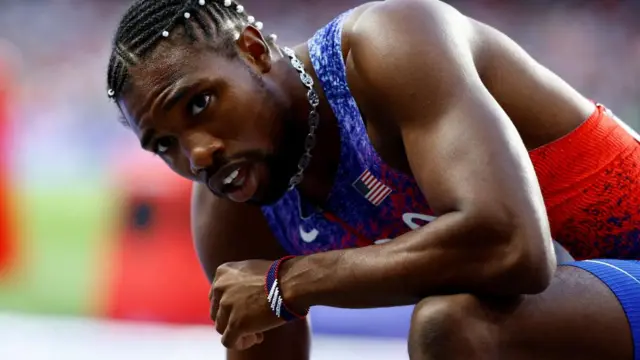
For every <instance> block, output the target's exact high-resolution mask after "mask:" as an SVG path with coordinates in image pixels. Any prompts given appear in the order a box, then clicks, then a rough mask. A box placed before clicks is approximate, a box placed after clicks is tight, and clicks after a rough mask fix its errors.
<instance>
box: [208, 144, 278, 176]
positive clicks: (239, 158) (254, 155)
mask: <svg viewBox="0 0 640 360" xmlns="http://www.w3.org/2000/svg"><path fill="white" fill-rule="evenodd" d="M268 158H269V155H268V154H266V153H265V152H264V151H261V150H246V151H241V152H239V153H236V154H233V155H232V156H228V157H227V156H224V155H222V154H214V155H213V159H212V161H211V166H209V167H208V168H206V169H204V171H202V172H201V176H203V177H204V178H203V180H205V181H206V179H209V178H210V177H211V176H213V175H215V174H216V173H217V172H218V171H220V169H222V168H224V167H225V166H228V165H231V164H234V163H239V162H245V161H247V162H258V161H264V160H266V159H268Z"/></svg>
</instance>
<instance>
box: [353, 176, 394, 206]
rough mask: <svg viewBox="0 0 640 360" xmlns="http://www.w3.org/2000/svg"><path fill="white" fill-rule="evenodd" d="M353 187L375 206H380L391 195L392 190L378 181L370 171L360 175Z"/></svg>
mask: <svg viewBox="0 0 640 360" xmlns="http://www.w3.org/2000/svg"><path fill="white" fill-rule="evenodd" d="M353 187H354V188H356V190H357V191H358V192H359V193H360V194H361V195H362V196H364V198H365V199H367V200H369V202H370V203H372V204H373V205H375V206H378V205H380V204H381V203H382V202H383V201H384V199H386V198H387V196H389V194H391V189H390V188H389V187H388V186H386V185H385V184H383V183H382V182H381V181H380V180H378V179H376V177H375V176H373V174H371V172H369V170H365V171H364V172H363V173H362V175H360V177H359V178H358V179H357V180H356V181H355V182H354V183H353Z"/></svg>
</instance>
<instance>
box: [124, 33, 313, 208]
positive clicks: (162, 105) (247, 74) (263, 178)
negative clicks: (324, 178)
mask: <svg viewBox="0 0 640 360" xmlns="http://www.w3.org/2000/svg"><path fill="white" fill-rule="evenodd" d="M246 35H247V34H244V35H243V39H244V36H246ZM249 35H251V34H249ZM258 38H259V36H258ZM258 38H251V36H250V38H249V39H248V40H247V41H249V42H251V41H258V42H259V41H260V39H258ZM244 40H246V39H244ZM239 41H240V40H239ZM255 46H257V47H255ZM259 46H260V45H259V44H258V45H256V44H253V45H251V44H249V45H248V46H246V50H247V52H246V53H245V52H243V49H240V52H241V55H240V56H239V57H238V58H229V57H226V56H223V55H218V54H216V53H214V52H213V51H212V50H209V49H207V48H205V47H199V46H198V45H197V44H196V45H193V44H183V45H181V44H178V43H172V44H170V43H168V42H165V43H161V44H160V45H159V46H158V48H157V49H156V50H154V54H152V56H151V57H150V59H149V60H148V61H145V62H144V63H143V64H141V65H137V66H136V67H134V68H132V69H130V78H129V82H130V86H127V89H126V91H125V93H124V94H123V95H122V96H121V98H120V99H119V101H118V104H119V106H120V108H121V110H122V112H123V114H124V116H125V118H126V120H127V122H128V123H129V124H130V126H131V128H132V129H133V131H134V132H135V133H136V135H137V136H138V137H139V139H140V142H141V145H142V147H143V148H144V149H145V150H147V151H150V152H153V153H156V154H158V155H159V156H160V157H161V158H162V159H163V160H164V161H165V162H166V163H167V164H168V165H169V166H170V167H171V169H173V170H174V171H175V172H176V173H178V174H179V175H181V176H183V177H185V178H188V179H191V180H194V181H199V182H203V183H205V184H206V185H207V186H208V187H209V189H210V190H211V191H213V192H214V193H215V194H217V195H219V196H222V197H227V198H229V199H231V200H234V201H237V202H251V203H255V204H268V203H271V202H274V201H276V200H277V199H278V198H280V197H281V196H282V194H284V192H285V191H286V189H287V185H288V180H289V178H290V176H291V175H292V174H293V172H294V170H295V168H296V167H295V166H296V161H297V158H298V156H299V151H296V150H295V149H296V148H298V149H300V148H301V146H299V144H297V141H295V138H297V137H296V136H291V133H292V132H293V123H292V114H291V110H290V108H291V106H290V104H289V102H288V100H287V99H286V96H285V95H284V92H283V91H282V89H281V88H280V87H279V86H278V85H277V83H278V82H277V81H275V79H274V78H273V76H272V74H270V72H271V71H270V70H271V69H272V67H271V64H270V59H269V56H268V52H265V53H262V54H261V52H262V50H260V49H259ZM265 50H266V49H265ZM291 140H294V141H291Z"/></svg>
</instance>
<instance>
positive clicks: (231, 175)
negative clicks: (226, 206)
mask: <svg viewBox="0 0 640 360" xmlns="http://www.w3.org/2000/svg"><path fill="white" fill-rule="evenodd" d="M219 173H220V174H216V175H214V176H212V177H211V178H210V179H209V181H208V183H209V187H210V188H212V189H217V190H218V191H217V192H218V193H222V195H225V196H226V197H228V198H229V199H231V200H233V201H236V202H245V201H247V200H249V199H251V198H252V197H253V195H254V194H255V193H256V190H257V188H258V182H257V179H256V176H255V171H253V167H252V166H251V165H250V164H243V165H238V166H235V167H230V168H228V169H221V170H220V171H219Z"/></svg>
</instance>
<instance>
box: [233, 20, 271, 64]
mask: <svg viewBox="0 0 640 360" xmlns="http://www.w3.org/2000/svg"><path fill="white" fill-rule="evenodd" d="M236 44H237V45H238V48H239V49H240V52H241V54H243V55H244V56H245V58H246V59H247V60H248V61H249V62H251V63H252V64H253V65H254V66H256V67H257V68H258V69H260V71H261V72H262V73H263V74H265V73H268V72H269V71H271V50H270V49H269V45H268V44H267V41H266V40H265V39H264V37H263V36H262V33H261V32H260V30H258V29H256V28H255V27H253V26H251V25H249V26H247V27H246V28H244V30H242V32H241V33H240V37H239V38H238V40H236Z"/></svg>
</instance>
